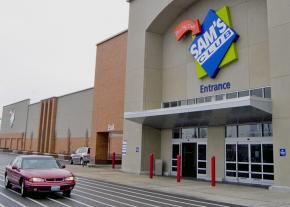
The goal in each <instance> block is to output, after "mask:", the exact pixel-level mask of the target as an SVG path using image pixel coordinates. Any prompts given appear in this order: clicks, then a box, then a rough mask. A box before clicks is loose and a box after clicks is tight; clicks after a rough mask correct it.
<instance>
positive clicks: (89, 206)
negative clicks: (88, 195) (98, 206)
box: [64, 197, 95, 207]
mask: <svg viewBox="0 0 290 207" xmlns="http://www.w3.org/2000/svg"><path fill="white" fill-rule="evenodd" d="M64 198H65V199H67V200H70V201H74V202H76V203H78V204H81V205H83V206H87V207H95V206H91V205H89V204H86V203H82V202H80V201H78V200H75V199H72V198H68V197H64Z"/></svg>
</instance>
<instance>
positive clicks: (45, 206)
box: [0, 179, 49, 207]
mask: <svg viewBox="0 0 290 207" xmlns="http://www.w3.org/2000/svg"><path fill="white" fill-rule="evenodd" d="M0 181H3V182H4V180H2V179H0ZM0 187H2V188H4V189H5V186H4V185H0ZM8 190H9V191H10V192H12V193H15V194H17V195H19V196H21V194H20V193H18V192H16V191H14V190H12V189H8ZM25 199H27V200H30V201H32V202H34V203H36V204H38V205H40V206H42V207H49V206H47V205H45V204H43V203H40V202H38V201H37V200H34V199H32V198H29V197H25Z"/></svg>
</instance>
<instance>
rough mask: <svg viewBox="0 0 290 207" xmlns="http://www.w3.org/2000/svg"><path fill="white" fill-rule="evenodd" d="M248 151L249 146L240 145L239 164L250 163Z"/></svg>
mask: <svg viewBox="0 0 290 207" xmlns="http://www.w3.org/2000/svg"><path fill="white" fill-rule="evenodd" d="M248 150H249V148H248V145H247V144H238V162H249V154H248V153H249V151H248Z"/></svg>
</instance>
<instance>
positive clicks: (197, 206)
mask: <svg viewBox="0 0 290 207" xmlns="http://www.w3.org/2000/svg"><path fill="white" fill-rule="evenodd" d="M86 183H89V182H86ZM78 185H84V186H87V187H91V188H94V189H100V188H98V187H96V186H92V185H88V184H82V183H78ZM96 185H99V186H104V185H101V184H96ZM105 187H106V188H111V189H116V190H117V191H115V192H118V191H123V192H129V193H132V194H136V195H141V196H147V197H152V198H157V199H160V200H165V201H169V202H174V203H180V204H186V205H190V206H195V207H206V206H203V205H199V204H193V203H187V202H183V201H176V200H172V199H167V198H161V197H158V196H152V195H147V194H143V193H136V192H133V191H129V190H124V189H119V188H114V187H108V186H105ZM101 189H103V188H101ZM127 196H131V195H128V194H127ZM136 197H138V196H136ZM139 198H140V197H139ZM142 199H144V200H150V199H148V198H142ZM150 201H153V202H156V203H161V204H166V205H170V206H178V205H175V204H171V203H165V202H162V201H158V200H150ZM191 201H192V202H196V201H195V200H191ZM207 204H211V203H207Z"/></svg>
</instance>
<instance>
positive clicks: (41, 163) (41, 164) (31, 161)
mask: <svg viewBox="0 0 290 207" xmlns="http://www.w3.org/2000/svg"><path fill="white" fill-rule="evenodd" d="M51 168H52V169H54V168H59V165H58V164H57V162H56V160H55V159H53V158H39V157H38V158H25V159H23V161H22V169H51Z"/></svg>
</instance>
